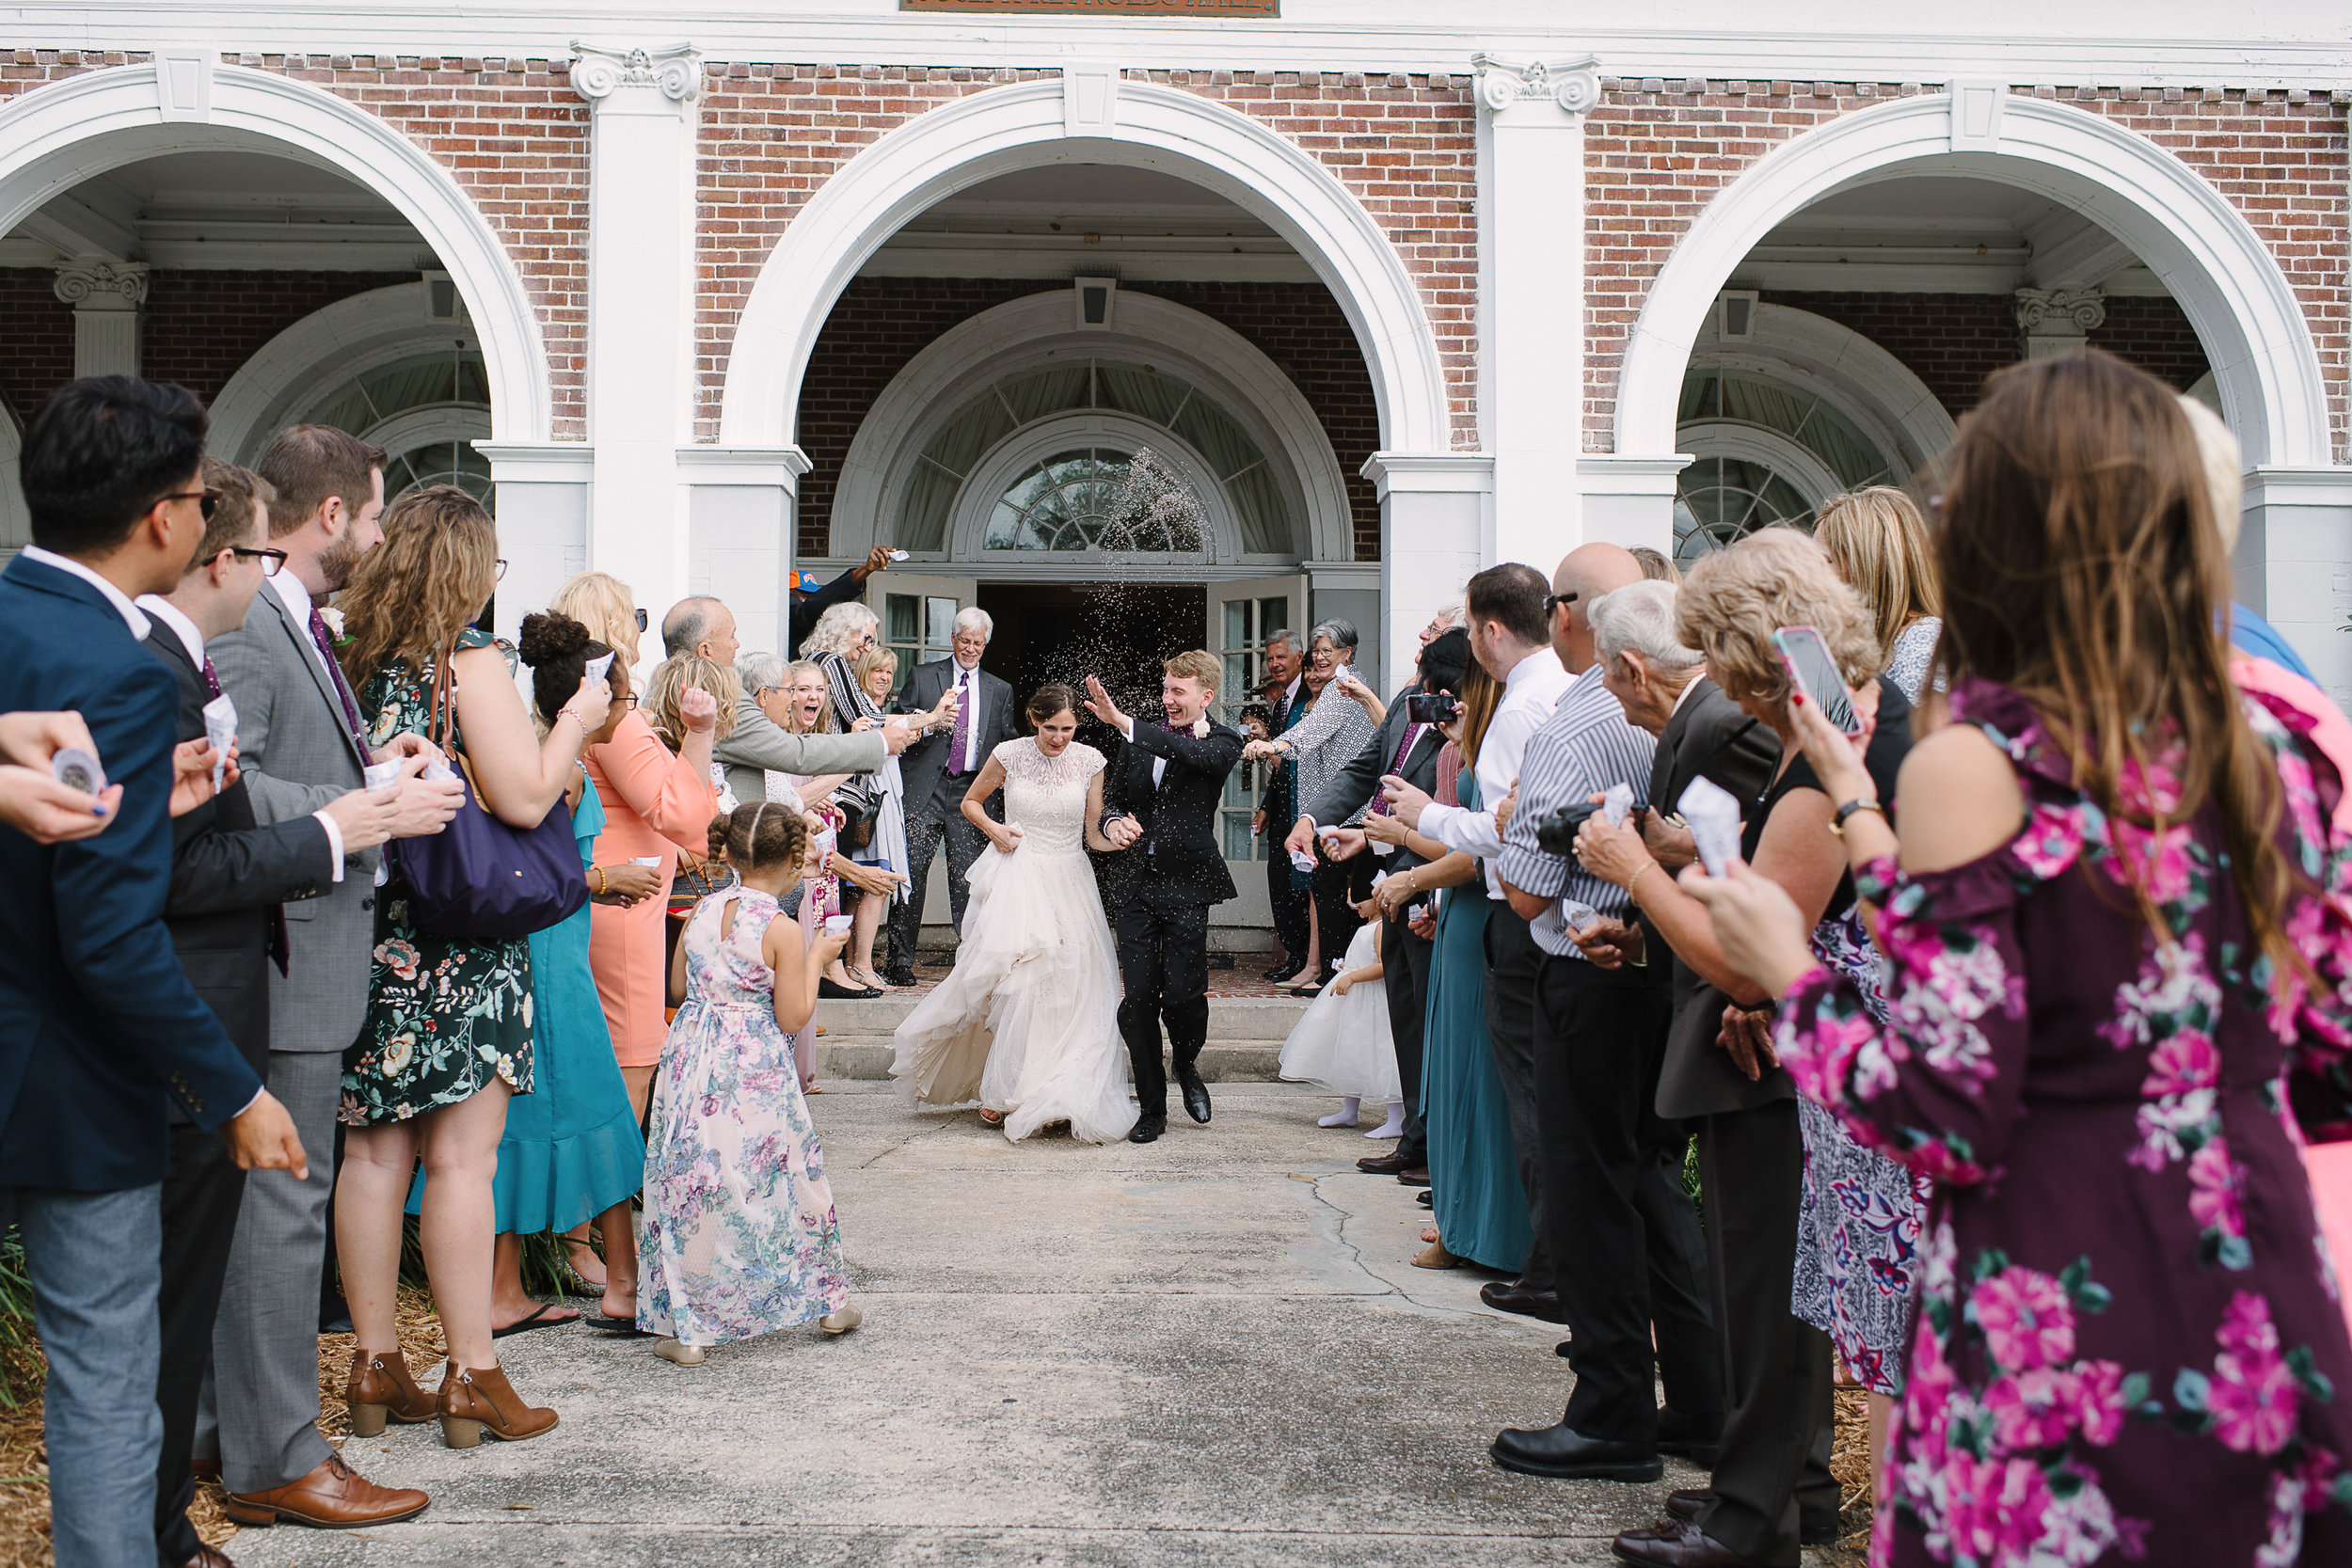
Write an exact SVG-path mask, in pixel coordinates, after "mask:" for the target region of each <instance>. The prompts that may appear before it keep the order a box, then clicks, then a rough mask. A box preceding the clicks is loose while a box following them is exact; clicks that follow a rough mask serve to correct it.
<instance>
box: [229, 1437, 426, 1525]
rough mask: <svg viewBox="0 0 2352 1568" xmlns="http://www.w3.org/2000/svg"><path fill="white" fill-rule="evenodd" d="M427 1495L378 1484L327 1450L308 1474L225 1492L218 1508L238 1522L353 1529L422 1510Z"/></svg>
mask: <svg viewBox="0 0 2352 1568" xmlns="http://www.w3.org/2000/svg"><path fill="white" fill-rule="evenodd" d="M432 1500H433V1499H431V1498H430V1497H426V1496H425V1495H424V1494H423V1493H421V1492H417V1491H412V1490H410V1489H408V1488H406V1487H391V1486H378V1485H376V1484H375V1482H373V1481H370V1480H368V1479H367V1477H365V1476H363V1475H361V1474H360V1473H359V1472H358V1471H357V1470H355V1469H353V1468H352V1467H351V1466H350V1465H346V1464H344V1463H343V1459H342V1455H341V1454H328V1455H327V1456H326V1458H325V1459H323V1460H321V1461H320V1462H319V1465H318V1467H317V1468H316V1469H314V1470H312V1471H311V1472H310V1474H309V1475H307V1476H303V1477H301V1478H300V1479H299V1480H296V1481H288V1482H287V1483H286V1484H285V1485H283V1486H273V1487H271V1488H270V1489H269V1490H268V1491H266V1492H231V1493H230V1494H229V1495H228V1496H227V1497H224V1498H222V1499H221V1511H222V1512H223V1513H227V1514H228V1515H229V1517H230V1518H231V1519H234V1520H235V1521H236V1522H237V1523H239V1524H241V1525H275V1524H278V1522H280V1521H281V1520H282V1521H283V1522H285V1523H287V1524H290V1525H308V1526H310V1528H312V1529H358V1528H362V1527H364V1526H367V1525H396V1524H398V1523H400V1522H401V1521H402V1520H403V1519H413V1518H415V1517H416V1516H417V1515H418V1514H420V1513H423V1512H424V1509H425V1504H427V1503H429V1502H431V1501H432Z"/></svg>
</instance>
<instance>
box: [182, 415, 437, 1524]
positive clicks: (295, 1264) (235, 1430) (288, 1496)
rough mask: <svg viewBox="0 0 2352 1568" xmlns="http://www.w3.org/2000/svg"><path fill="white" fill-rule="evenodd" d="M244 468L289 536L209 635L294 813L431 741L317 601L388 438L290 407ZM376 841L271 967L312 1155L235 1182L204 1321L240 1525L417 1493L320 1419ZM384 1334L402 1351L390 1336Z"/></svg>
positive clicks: (256, 769) (280, 1083) (360, 515)
mask: <svg viewBox="0 0 2352 1568" xmlns="http://www.w3.org/2000/svg"><path fill="white" fill-rule="evenodd" d="M255 467H256V469H257V470H258V472H259V473H260V474H261V477H262V479H264V480H266V481H267V482H268V483H269V484H270V486H271V488H272V489H273V490H275V491H276V492H277V498H276V499H274V500H272V501H271V502H270V503H269V532H270V539H269V547H270V548H272V549H279V550H284V551H285V552H286V562H285V564H284V565H283V566H282V567H281V568H279V569H278V572H277V573H275V574H274V575H272V576H271V577H270V578H267V579H266V580H265V581H264V582H263V583H262V588H261V591H260V592H259V593H257V594H254V595H253V605H252V608H251V609H250V610H248V611H247V612H246V620H245V626H244V627H243V628H242V629H240V630H237V631H233V632H230V634H229V635H228V636H226V637H218V638H214V639H212V640H211V641H208V642H207V643H206V644H205V652H206V653H207V654H209V655H210V656H211V657H212V660H213V667H214V670H215V673H216V674H217V675H218V677H219V680H220V684H221V689H222V690H223V691H224V692H226V693H227V695H228V696H229V698H230V701H231V702H233V703H235V704H236V706H237V745H238V752H239V755H238V764H239V767H240V768H241V769H242V773H243V777H244V779H245V784H246V795H247V798H248V799H249V800H251V801H252V804H253V815H254V816H255V817H256V818H257V819H258V820H259V821H261V822H263V823H278V822H290V821H297V820H300V819H302V818H304V817H308V816H310V815H311V814H312V813H314V812H317V811H319V810H320V809H322V808H323V807H325V806H326V805H327V804H329V803H330V802H332V801H334V800H338V799H340V798H342V797H343V796H345V795H348V794H349V793H350V792H351V791H352V790H354V789H358V788H359V787H360V786H361V785H362V784H363V783H364V782H365V778H366V771H365V770H366V769H367V768H368V767H369V766H370V765H372V764H375V763H382V762H389V761H395V760H399V759H400V758H402V757H404V756H413V755H428V756H430V755H437V753H436V752H434V751H433V748H432V746H431V744H430V743H429V742H428V741H426V740H425V739H424V738H423V736H421V735H397V736H389V737H388V738H387V739H386V740H384V741H383V742H381V743H379V742H376V741H373V740H372V739H370V738H369V736H368V735H367V733H366V726H365V725H364V724H363V723H362V722H361V721H360V717H359V710H358V704H357V703H356V702H355V701H354V700H353V696H352V690H351V683H350V682H349V681H348V680H346V679H345V678H344V675H343V668H342V663H341V661H340V660H339V659H338V658H337V657H336V653H335V644H336V638H337V637H338V636H339V635H340V633H339V631H338V629H337V626H336V625H335V622H337V621H340V620H341V615H340V613H339V612H337V611H333V610H328V609H326V600H327V598H328V596H329V595H331V594H335V593H336V592H338V591H339V590H341V589H342V588H343V587H344V586H345V585H346V584H347V583H348V582H349V581H350V580H351V578H352V575H353V573H354V572H355V571H356V570H357V569H358V565H359V563H360V562H362V561H363V560H365V559H366V557H367V555H368V553H369V552H370V551H372V550H373V549H374V548H375V546H377V544H378V543H379V542H380V541H381V540H382V538H383V536H384V535H383V531H382V528H381V526H380V522H381V517H382V514H383V510H384V453H383V451H381V450H379V449H378V448H375V447H372V446H370V445H369V444H368V443H366V442H364V441H361V440H359V439H358V438H357V437H355V436H349V435H346V434H345V433H344V432H342V431H340V430H337V429H335V428H333V427H332V426H329V425H295V426H293V427H291V428H289V429H286V430H282V431H279V432H278V434H277V435H276V436H273V437H271V439H270V443H269V445H268V446H267V447H265V448H263V449H262V455H261V458H260V459H259V461H258V462H257V463H256V464H255ZM330 616H333V617H334V618H335V619H334V621H330V620H329V617H330ZM403 771H404V773H407V772H408V770H407V769H404V770H403ZM400 795H401V802H402V805H401V816H400V821H399V824H398V827H397V829H396V831H395V832H394V834H393V836H394V837H395V838H411V837H417V836H420V835H425V834H431V833H437V832H440V831H441V829H442V826H443V825H444V824H445V823H447V822H448V821H449V820H450V818H451V817H452V816H454V815H455V814H456V811H457V808H458V806H459V804H460V803H461V802H462V801H463V800H464V799H465V790H464V787H463V786H462V785H461V784H458V783H457V782H456V781H455V780H454V779H446V780H440V781H435V780H430V779H426V778H424V777H423V776H422V775H421V773H413V774H410V775H409V776H407V777H405V779H404V781H403V782H402V784H401V785H400ZM387 853H388V851H386V850H384V849H382V848H374V849H349V850H346V852H345V853H344V854H343V855H342V856H341V857H340V862H341V863H340V867H339V870H338V874H337V875H336V876H335V878H334V879H333V880H332V881H331V882H330V883H329V884H328V885H326V886H325V887H323V888H321V889H320V891H319V896H318V897H316V898H310V899H305V900H303V901H302V902H301V903H299V904H297V905H295V906H294V908H293V910H292V911H289V918H288V921H287V937H288V943H289V945H290V946H291V947H293V948H294V949H295V950H296V951H297V952H298V953H299V954H300V958H299V959H298V961H294V962H292V963H290V965H289V967H288V969H287V972H286V973H285V974H278V975H273V976H272V978H271V979H270V981H269V992H270V998H269V1004H270V1017H269V1037H270V1038H269V1046H270V1055H269V1081H270V1084H271V1085H272V1086H271V1091H270V1092H271V1093H273V1094H275V1095H278V1097H279V1098H280V1099H282V1100H284V1101H286V1106H287V1109H288V1110H289V1111H291V1112H292V1113H293V1115H294V1124H295V1125H296V1126H297V1127H299V1128H301V1129H302V1130H303V1137H304V1140H305V1142H306V1143H307V1144H308V1145H309V1146H310V1148H312V1149H313V1150H314V1151H315V1152H316V1154H317V1160H316V1161H315V1163H314V1164H312V1166H311V1169H310V1176H309V1178H308V1179H307V1180H294V1178H293V1177H292V1176H289V1175H283V1174H280V1173H278V1172H268V1173H265V1174H263V1175H262V1176H258V1177H253V1178H249V1179H248V1180H246V1188H245V1198H244V1200H243V1202H242V1203H241V1204H240V1206H239V1208H238V1212H237V1237H236V1241H235V1242H234V1243H232V1244H231V1246H230V1256H229V1273H228V1276H227V1278H226V1279H225V1280H224V1281H223V1283H222V1287H221V1297H220V1311H219V1313H218V1315H217V1316H216V1318H215V1323H214V1327H213V1362H214V1376H213V1383H212V1389H213V1392H212V1395H211V1403H212V1406H213V1410H214V1415H215V1421H214V1423H213V1426H214V1429H215V1432H216V1433H217V1438H216V1440H217V1442H218V1444H219V1459H220V1477H221V1483H222V1485H223V1487H224V1488H225V1489H226V1490H227V1492H228V1497H227V1499H226V1500H225V1501H224V1503H223V1504H222V1508H223V1510H224V1512H226V1513H228V1514H229V1516H230V1518H232V1519H234V1520H236V1521H237V1522H238V1523H239V1524H242V1525H268V1524H271V1523H273V1522H278V1523H286V1524H299V1525H313V1526H318V1527H321V1528H351V1527H358V1526H363V1525H371V1524H381V1523H384V1522H386V1521H387V1520H388V1519H389V1518H391V1517H393V1516H396V1515H400V1514H403V1513H413V1512H414V1509H413V1506H412V1504H413V1498H405V1497H401V1496H400V1495H398V1494H393V1493H389V1492H387V1491H385V1490H384V1489H382V1488H379V1487H376V1486H374V1485H373V1484H372V1483H370V1482H369V1481H366V1480H364V1479H363V1478H361V1477H360V1476H359V1475H358V1473H357V1472H356V1471H355V1470H354V1468H353V1466H352V1465H351V1464H350V1463H349V1462H347V1461H346V1460H345V1459H344V1458H343V1457H342V1454H340V1453H339V1452H337V1450H336V1449H334V1447H333V1446H332V1445H330V1444H329V1443H328V1442H327V1441H326V1438H325V1437H324V1436H322V1435H321V1434H320V1433H319V1430H318V1415H319V1349H318V1333H319V1323H320V1317H321V1313H320V1307H321V1303H320V1296H321V1293H322V1278H323V1276H324V1275H325V1274H326V1262H327V1212H328V1204H329V1201H330V1199H331V1197H332V1196H333V1192H334V1187H335V1183H336V1181H337V1180H338V1176H337V1173H336V1169H335V1166H334V1164H332V1163H331V1155H332V1151H333V1149H334V1148H335V1139H336V1118H337V1115H338V1107H339V1105H340V1103H341V1101H342V1070H343V1062H342V1053H343V1049H344V1047H346V1046H348V1045H350V1044H351V1042H352V1040H353V1039H354V1038H355V1037H357V1036H358V1033H359V1029H360V1025H361V1023H362V1022H364V1020H365V1017H366V1013H367V1004H368V973H369V966H370V962H371V960H370V954H371V953H372V952H373V949H374V946H375V922H376V917H377V914H378V912H379V910H378V905H379V904H380V902H381V898H380V895H379V890H378V885H377V880H376V879H377V877H378V875H379V874H380V872H381V870H382V868H383V866H384V863H385V856H386V854H387ZM379 1343H381V1344H383V1345H384V1346H386V1347H387V1349H386V1352H385V1359H386V1361H387V1364H388V1365H397V1364H398V1357H399V1354H400V1353H399V1351H398V1349H397V1348H396V1347H394V1346H393V1344H392V1341H390V1340H389V1339H385V1340H380V1341H379ZM400 1375H401V1376H402V1377H403V1378H405V1377H406V1375H407V1374H406V1370H405V1367H403V1368H402V1370H401V1372H400ZM420 1397H423V1398H428V1399H429V1396H420ZM427 1414H430V1407H429V1405H428V1407H427Z"/></svg>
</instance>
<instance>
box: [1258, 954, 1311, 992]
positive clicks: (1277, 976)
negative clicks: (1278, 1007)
mask: <svg viewBox="0 0 2352 1568" xmlns="http://www.w3.org/2000/svg"><path fill="white" fill-rule="evenodd" d="M1306 967H1307V966H1306V965H1305V964H1303V963H1300V962H1298V961H1297V960H1295V959H1293V960H1292V961H1291V962H1289V963H1286V964H1276V965H1275V966H1274V967H1273V968H1272V969H1269V970H1267V971H1266V972H1265V977H1266V978H1267V979H1269V980H1271V981H1273V982H1274V983H1275V984H1276V985H1278V986H1279V985H1280V984H1281V983H1282V982H1283V981H1285V980H1287V979H1289V978H1290V977H1291V976H1292V975H1294V974H1297V973H1298V972H1299V971H1300V970H1302V969H1304V968H1306Z"/></svg>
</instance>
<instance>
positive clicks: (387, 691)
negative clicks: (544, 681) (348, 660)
mask: <svg viewBox="0 0 2352 1568" xmlns="http://www.w3.org/2000/svg"><path fill="white" fill-rule="evenodd" d="M491 645H492V642H491V638H490V635H489V634H488V633H487V632H483V631H474V630H468V631H465V632H462V633H460V634H459V636H458V639H457V647H458V649H459V651H460V652H463V651H464V650H466V649H469V648H486V647H489V646H491ZM433 670H434V664H433V660H431V659H427V660H425V661H424V664H423V667H422V668H421V669H420V668H418V667H417V666H414V665H411V664H408V663H407V662H405V660H401V659H395V660H393V661H392V662H391V663H389V664H388V665H386V666H385V667H384V668H383V669H381V670H379V671H377V672H376V673H374V674H373V675H372V676H370V677H369V678H368V679H367V681H366V682H365V683H364V684H363V685H361V687H360V688H359V690H358V704H359V716H360V720H361V721H362V722H364V723H365V724H366V725H367V726H368V741H369V743H370V744H371V745H374V746H383V745H386V744H388V743H389V741H390V740H391V738H392V737H393V736H396V735H400V734H402V733H404V732H408V733H413V734H416V735H421V736H428V737H429V736H431V735H432V733H433V729H434V722H433V713H432V707H433ZM450 733H451V744H452V746H453V747H454V748H455V749H456V750H457V751H459V752H463V751H464V750H465V737H464V736H462V735H459V734H458V733H457V731H456V721H455V719H454V717H452V719H451V721H450ZM394 863H395V864H397V863H398V860H397V855H395V856H394ZM531 1007H532V998H531V939H530V938H528V937H513V938H509V939H507V940H505V941H501V942H473V941H469V940H468V939H466V938H463V937H439V936H434V935H432V934H430V933H429V932H425V931H420V930H419V929H417V927H416V926H415V924H414V923H413V922H412V921H410V919H409V918H408V900H407V898H406V896H405V885H404V884H403V883H402V881H401V879H400V878H399V877H398V876H397V875H395V876H394V877H393V878H392V879H391V880H390V881H389V882H388V883H386V884H385V886H384V887H383V888H382V889H381V890H380V891H379V892H378V893H377V895H376V899H375V950H374V953H373V963H372V965H371V966H370V973H369V975H368V1013H367V1019H366V1022H363V1023H362V1024H361V1025H360V1028H359V1037H358V1040H357V1041H355V1042H354V1043H353V1044H352V1045H351V1046H350V1047H349V1048H348V1049H347V1050H345V1051H344V1053H343V1085H342V1111H341V1115H342V1120H343V1121H344V1122H346V1123H348V1124H349V1125H351V1126H354V1127H369V1126H375V1125H379V1124H381V1123H384V1122H388V1121H405V1120H407V1119H408V1118H409V1117H415V1116H421V1115H422V1114H423V1113H425V1112H427V1111H437V1110H439V1109H440V1108H442V1107H443V1106H445V1105H455V1104H458V1103H460V1102H462V1101H467V1100H470V1099H472V1098H473V1097H474V1096H475V1095H477V1094H479V1093H481V1092H482V1091H483V1090H484V1089H485V1088H487V1087H488V1086H489V1085H490V1083H491V1081H492V1080H493V1079H494V1078H503V1079H504V1080H506V1083H507V1085H508V1086H509V1087H511V1088H512V1089H513V1090H514V1091H515V1092H516V1094H529V1093H530V1092H531V1088H532V1054H531Z"/></svg>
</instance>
